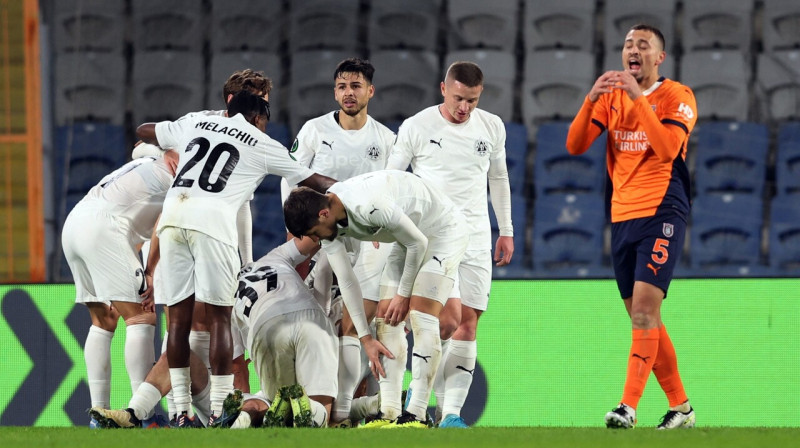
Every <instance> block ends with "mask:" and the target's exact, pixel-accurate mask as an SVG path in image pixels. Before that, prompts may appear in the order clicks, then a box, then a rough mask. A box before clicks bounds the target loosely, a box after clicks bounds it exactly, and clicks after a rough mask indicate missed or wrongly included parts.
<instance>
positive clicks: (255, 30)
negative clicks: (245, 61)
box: [209, 0, 285, 53]
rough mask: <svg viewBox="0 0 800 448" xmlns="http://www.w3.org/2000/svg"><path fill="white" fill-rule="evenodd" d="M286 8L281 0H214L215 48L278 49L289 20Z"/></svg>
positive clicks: (212, 8)
mask: <svg viewBox="0 0 800 448" xmlns="http://www.w3.org/2000/svg"><path fill="white" fill-rule="evenodd" d="M282 8H283V2H282V1H281V0H237V1H234V2H232V1H230V0H211V12H210V13H209V19H210V20H211V33H210V34H209V41H210V42H209V43H210V44H211V51H212V52H213V53H220V52H228V51H235V52H240V51H252V52H270V53H276V52H278V50H279V49H280V47H281V40H282V38H283V33H282V28H283V26H284V22H285V20H284V19H283V17H284V14H283V11H282Z"/></svg>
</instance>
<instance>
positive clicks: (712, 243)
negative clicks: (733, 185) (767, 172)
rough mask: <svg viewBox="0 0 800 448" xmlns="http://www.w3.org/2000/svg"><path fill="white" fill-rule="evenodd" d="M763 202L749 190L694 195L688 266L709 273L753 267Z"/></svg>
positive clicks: (758, 243)
mask: <svg viewBox="0 0 800 448" xmlns="http://www.w3.org/2000/svg"><path fill="white" fill-rule="evenodd" d="M762 209H763V202H762V199H761V197H759V196H756V195H752V194H730V193H728V194H706V195H698V196H697V197H696V198H695V199H694V202H693V205H692V222H691V231H690V235H691V237H690V241H689V243H690V245H689V247H690V253H691V266H692V268H693V269H696V270H702V271H703V272H706V273H710V274H713V273H714V272H715V271H716V270H723V272H724V270H726V269H729V268H733V269H741V268H750V267H752V268H757V267H758V264H759V262H760V253H761V225H762V213H763V210H762Z"/></svg>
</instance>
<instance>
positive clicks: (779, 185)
mask: <svg viewBox="0 0 800 448" xmlns="http://www.w3.org/2000/svg"><path fill="white" fill-rule="evenodd" d="M776 159H777V160H776V163H775V184H776V189H777V190H778V195H779V196H780V195H785V194H800V122H797V121H796V122H791V123H785V124H783V125H782V126H781V127H780V129H779V130H778V154H777V158H776Z"/></svg>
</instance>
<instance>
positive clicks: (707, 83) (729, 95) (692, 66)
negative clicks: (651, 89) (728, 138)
mask: <svg viewBox="0 0 800 448" xmlns="http://www.w3.org/2000/svg"><path fill="white" fill-rule="evenodd" d="M748 67H749V66H748V65H747V62H746V61H745V57H744V55H743V54H742V53H741V52H740V51H738V50H720V51H717V50H705V51H692V52H689V53H686V54H684V55H683V58H682V59H681V73H680V78H679V79H680V82H681V83H683V84H685V85H687V86H691V88H692V90H693V91H694V95H695V98H696V99H697V110H698V119H699V120H706V119H713V120H728V121H747V117H748V112H749V107H750V99H749V93H748V87H747V86H748V82H749V80H750V69H749V68H748Z"/></svg>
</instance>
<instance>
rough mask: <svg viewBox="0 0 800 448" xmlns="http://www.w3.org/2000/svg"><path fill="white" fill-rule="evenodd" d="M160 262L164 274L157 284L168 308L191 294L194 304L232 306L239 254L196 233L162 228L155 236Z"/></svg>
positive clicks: (174, 228) (228, 246) (175, 228)
mask: <svg viewBox="0 0 800 448" xmlns="http://www.w3.org/2000/svg"><path fill="white" fill-rule="evenodd" d="M158 237H159V241H160V244H161V247H160V250H161V260H160V261H159V263H164V267H165V270H164V272H163V274H165V275H163V276H161V279H160V282H161V283H163V285H164V288H163V289H164V298H165V303H166V305H167V306H173V305H176V304H177V303H179V302H182V301H183V300H185V299H186V298H188V297H189V296H191V295H192V294H194V295H195V301H197V302H203V303H208V304H211V305H216V306H233V303H234V301H235V300H234V299H235V297H234V294H235V293H236V286H237V280H236V275H237V274H238V272H239V252H238V251H237V249H236V247H234V246H231V245H228V244H225V243H223V242H221V241H219V240H217V239H215V238H212V237H210V236H208V235H206V234H205V233H203V232H198V231H196V230H188V229H182V228H179V227H165V228H163V229H161V232H160V233H159V234H158Z"/></svg>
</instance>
